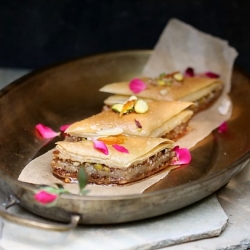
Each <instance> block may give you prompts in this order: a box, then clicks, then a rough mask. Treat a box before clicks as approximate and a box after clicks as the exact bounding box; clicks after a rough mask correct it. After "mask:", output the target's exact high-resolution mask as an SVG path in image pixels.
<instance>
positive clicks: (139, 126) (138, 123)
mask: <svg viewBox="0 0 250 250" xmlns="http://www.w3.org/2000/svg"><path fill="white" fill-rule="evenodd" d="M135 124H136V126H137V128H142V125H141V123H140V122H139V121H138V120H136V119H135Z"/></svg>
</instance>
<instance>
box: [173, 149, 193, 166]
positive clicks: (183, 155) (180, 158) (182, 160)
mask: <svg viewBox="0 0 250 250" xmlns="http://www.w3.org/2000/svg"><path fill="white" fill-rule="evenodd" d="M173 151H174V152H175V153H176V158H177V160H175V161H174V162H173V163H172V164H171V165H182V164H188V163H190V161H191V154H190V152H189V150H188V149H187V148H180V147H179V146H176V147H174V148H173Z"/></svg>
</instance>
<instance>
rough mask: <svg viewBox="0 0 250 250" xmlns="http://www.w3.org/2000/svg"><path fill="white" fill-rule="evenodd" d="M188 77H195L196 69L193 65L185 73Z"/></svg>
mask: <svg viewBox="0 0 250 250" xmlns="http://www.w3.org/2000/svg"><path fill="white" fill-rule="evenodd" d="M184 75H185V76H186V77H194V69H193V68H191V67H188V68H187V69H186V71H185V74H184Z"/></svg>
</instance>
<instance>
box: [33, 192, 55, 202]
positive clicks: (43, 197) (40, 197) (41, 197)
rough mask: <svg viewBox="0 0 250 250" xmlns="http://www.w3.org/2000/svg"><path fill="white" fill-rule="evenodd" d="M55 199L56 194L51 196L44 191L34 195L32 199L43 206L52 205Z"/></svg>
mask: <svg viewBox="0 0 250 250" xmlns="http://www.w3.org/2000/svg"><path fill="white" fill-rule="evenodd" d="M57 197H58V195H57V194H52V193H49V192H46V191H44V190H41V191H39V192H38V193H36V194H35V195H34V199H35V200H36V201H38V202H39V203H42V204H43V205H46V204H48V203H52V202H53V201H55V200H56V199H57Z"/></svg>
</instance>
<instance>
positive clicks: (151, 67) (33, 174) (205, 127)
mask: <svg viewBox="0 0 250 250" xmlns="http://www.w3.org/2000/svg"><path fill="white" fill-rule="evenodd" d="M236 56H237V52H236V50H235V49H234V48H232V47H230V46H229V45H228V42H227V41H224V40H222V39H219V38H217V37H213V36H211V35H209V34H205V33H204V32H201V31H199V30H197V29H195V28H194V27H192V26H190V25H188V24H185V23H183V22H181V21H179V20H177V19H171V20H170V21H169V23H168V24H167V26H166V28H165V29H164V30H163V32H162V34H161V36H160V38H159V41H158V42H157V44H156V46H155V48H154V51H153V53H152V55H151V56H150V58H149V60H148V62H147V63H146V65H145V67H144V69H143V71H142V75H145V76H157V75H159V74H160V73H162V72H166V73H171V72H174V71H181V72H184V71H185V69H186V68H187V67H193V68H194V69H195V72H197V73H202V72H207V71H212V72H215V73H218V74H220V77H221V79H222V81H223V82H224V83H225V88H224V91H223V94H222V95H221V97H220V98H219V99H218V100H217V101H216V103H215V104H214V105H213V106H212V107H210V108H209V109H207V110H205V111H202V112H200V113H198V114H197V115H195V117H194V118H192V120H191V122H190V124H189V126H190V132H189V133H188V134H187V135H185V136H184V137H183V138H181V139H180V140H178V142H177V144H178V145H179V146H180V147H187V148H192V147H193V146H194V145H196V143H197V142H199V141H200V140H202V139H203V138H205V137H206V136H207V135H209V134H210V133H211V132H212V131H213V130H214V129H216V128H217V127H218V126H219V125H220V124H221V123H222V122H224V121H226V120H228V119H229V118H230V116H231V111H232V105H231V100H230V98H229V97H228V95H227V94H228V93H229V92H230V88H231V75H232V69H233V64H234V60H235V58H236ZM225 107H226V108H225ZM219 109H222V110H223V109H224V112H223V114H222V113H221V112H219ZM51 159H52V155H51V151H50V152H48V153H46V154H45V155H42V156H40V157H38V158H37V159H35V160H33V161H32V162H30V163H29V164H28V165H27V166H26V167H25V168H24V169H23V171H22V173H21V174H20V176H19V180H20V181H24V182H29V183H35V184H48V185H52V184H53V183H58V182H60V181H59V180H58V179H57V178H55V177H54V176H53V175H52V170H51V167H50V164H49V163H50V161H51ZM169 171H170V169H169V170H166V171H163V172H161V173H159V174H157V175H154V176H153V177H151V178H147V179H145V180H143V181H140V182H138V183H135V184H131V185H127V186H99V185H91V184H89V185H87V187H86V189H87V190H89V191H90V192H89V194H88V195H90V196H95V195H102V196H104V195H107V196H109V195H131V194H140V193H142V192H143V191H144V190H145V189H147V188H148V187H150V186H151V185H153V184H154V183H156V182H157V181H159V180H161V179H162V178H164V177H165V176H166V175H167V174H168V173H169ZM64 187H65V188H66V189H68V190H69V191H70V192H72V193H77V192H78V185H77V184H64Z"/></svg>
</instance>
